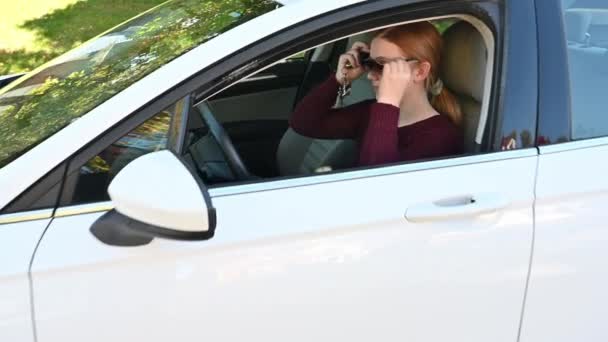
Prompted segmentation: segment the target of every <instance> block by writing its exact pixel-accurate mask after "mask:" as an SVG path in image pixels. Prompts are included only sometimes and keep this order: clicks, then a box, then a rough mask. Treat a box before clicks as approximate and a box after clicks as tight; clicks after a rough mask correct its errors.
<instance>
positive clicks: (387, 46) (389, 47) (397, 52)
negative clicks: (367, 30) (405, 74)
mask: <svg viewBox="0 0 608 342" xmlns="http://www.w3.org/2000/svg"><path fill="white" fill-rule="evenodd" d="M369 56H370V58H372V59H374V60H375V61H376V62H378V63H379V64H384V63H387V62H390V61H391V60H394V59H397V58H410V57H412V56H405V55H404V54H403V51H402V50H401V48H399V46H397V45H396V44H393V43H391V42H389V41H388V40H386V39H384V38H375V39H374V40H372V43H371V45H370V54H369ZM418 64H420V63H419V62H416V63H408V65H410V68H411V71H412V73H413V75H412V76H413V77H412V79H413V80H414V82H417V81H420V80H419V78H420V76H423V77H424V78H426V76H427V75H419V73H418ZM422 64H428V63H427V62H422ZM425 74H426V73H425ZM367 78H368V79H369V80H370V81H371V83H372V86H373V87H374V90H375V91H376V92H377V91H378V86H379V85H380V79H382V72H376V71H374V70H370V71H369V72H368V74H367ZM422 81H424V79H422Z"/></svg>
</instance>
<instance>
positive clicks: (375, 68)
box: [361, 58, 383, 73]
mask: <svg viewBox="0 0 608 342" xmlns="http://www.w3.org/2000/svg"><path fill="white" fill-rule="evenodd" d="M361 64H362V65H363V67H364V68H365V70H367V71H371V72H375V73H381V72H382V69H383V65H382V64H380V63H378V62H376V61H375V60H373V59H371V58H369V59H366V60H365V61H363V62H362V63H361Z"/></svg>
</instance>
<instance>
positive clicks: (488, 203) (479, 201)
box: [405, 193, 509, 222]
mask: <svg viewBox="0 0 608 342" xmlns="http://www.w3.org/2000/svg"><path fill="white" fill-rule="evenodd" d="M508 205H509V200H508V199H507V198H506V197H504V196H502V195H499V194H491V193H488V194H478V195H467V196H458V197H451V198H445V199H441V200H438V201H433V202H425V203H420V204H415V205H413V206H411V207H409V208H408V209H407V211H406V212H405V218H406V219H407V220H408V221H410V222H430V221H444V220H450V219H456V218H463V217H471V216H479V215H482V214H488V213H492V212H496V211H499V210H502V209H504V208H505V207H507V206H508Z"/></svg>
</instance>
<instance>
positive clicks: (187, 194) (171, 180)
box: [108, 150, 209, 232]
mask: <svg viewBox="0 0 608 342" xmlns="http://www.w3.org/2000/svg"><path fill="white" fill-rule="evenodd" d="M151 184H154V186H150V185H151ZM108 194H110V198H111V199H112V202H113V203H114V206H115V209H116V211H118V212H120V213H122V214H124V215H126V216H128V217H130V218H133V219H136V220H138V221H141V222H145V223H147V224H151V225H153V226H157V227H162V228H169V229H175V230H180V231H183V232H205V231H207V230H209V221H208V214H207V210H208V208H207V204H206V203H205V198H204V197H203V193H202V192H201V189H200V187H199V186H198V184H197V183H196V180H195V179H194V177H193V176H192V175H191V174H190V172H188V170H187V169H186V168H185V167H184V165H183V164H182V162H181V161H180V160H179V159H177V157H176V156H175V155H173V153H172V152H169V151H167V150H165V151H158V152H154V153H150V154H147V155H144V156H141V157H139V158H137V159H136V160H134V161H133V162H131V163H129V164H128V165H127V166H125V167H124V169H122V170H121V171H120V172H119V173H118V174H117V175H116V177H114V179H113V180H112V183H110V186H108Z"/></svg>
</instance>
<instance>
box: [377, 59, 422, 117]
mask: <svg viewBox="0 0 608 342" xmlns="http://www.w3.org/2000/svg"><path fill="white" fill-rule="evenodd" d="M412 72H413V71H412V67H411V66H410V63H409V62H406V61H405V60H402V59H398V60H394V61H391V62H389V63H386V64H384V70H383V71H382V79H380V85H379V86H378V93H377V96H376V99H377V101H378V102H380V103H386V104H390V105H393V106H395V107H399V105H400V104H401V100H402V99H403V94H404V93H405V90H406V89H407V88H408V86H409V85H410V83H411V82H412V78H413V76H412Z"/></svg>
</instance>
